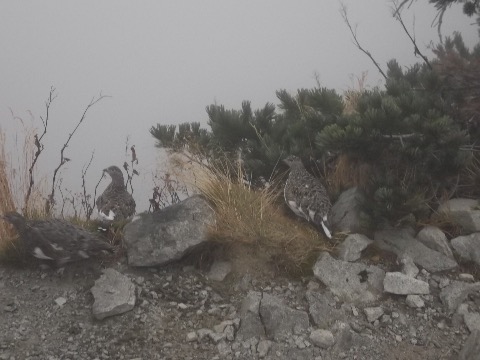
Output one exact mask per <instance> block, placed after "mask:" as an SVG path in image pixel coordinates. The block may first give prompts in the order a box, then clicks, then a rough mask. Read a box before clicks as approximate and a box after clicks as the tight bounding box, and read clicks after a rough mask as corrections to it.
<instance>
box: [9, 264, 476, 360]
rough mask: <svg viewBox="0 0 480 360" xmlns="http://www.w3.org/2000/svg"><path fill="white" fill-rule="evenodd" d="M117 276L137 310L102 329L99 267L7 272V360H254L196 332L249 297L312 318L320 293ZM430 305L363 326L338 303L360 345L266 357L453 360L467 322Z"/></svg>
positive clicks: (280, 283)
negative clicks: (278, 302) (254, 294)
mask: <svg viewBox="0 0 480 360" xmlns="http://www.w3.org/2000/svg"><path fill="white" fill-rule="evenodd" d="M112 267H113V268H115V269H116V270H118V271H120V272H122V273H123V274H126V275H128V276H129V277H130V278H131V279H132V281H133V282H134V283H135V285H136V287H137V295H138V296H137V303H136V305H135V308H134V309H133V310H132V311H130V312H127V313H125V314H122V315H119V316H114V317H111V318H107V319H105V320H102V321H98V320H95V318H94V317H93V316H92V310H91V309H92V304H93V296H92V294H91V292H90V289H91V287H92V286H93V284H94V282H95V280H96V279H98V277H99V276H100V274H101V271H100V266H99V265H93V266H84V265H80V264H79V265H76V266H74V267H69V268H66V269H65V272H64V273H63V274H58V273H57V272H55V271H53V270H40V269H39V268H38V267H36V266H35V267H34V266H32V267H30V268H14V267H5V266H3V267H1V266H0V316H1V321H0V359H11V360H13V359H15V360H23V359H25V360H27V359H31V360H33V359H48V360H54V359H72V360H73V359H129V360H133V359H135V360H140V359H143V360H148V359H257V358H259V356H260V354H259V353H256V352H255V348H256V345H257V344H256V343H254V344H253V346H252V344H245V342H243V343H242V342H239V341H236V340H232V341H229V340H227V341H226V340H222V341H219V342H217V343H216V341H213V339H203V340H200V339H199V338H198V337H197V334H198V330H200V329H213V328H214V326H215V325H218V324H220V323H221V322H222V321H225V320H233V321H237V320H235V319H238V318H239V315H238V311H239V308H240V304H241V302H242V300H243V299H244V298H245V296H246V293H247V291H248V290H257V291H263V292H265V293H269V294H272V295H276V296H279V297H281V298H282V299H284V300H285V301H286V303H287V304H288V305H289V306H290V307H292V308H295V309H299V310H304V311H307V310H308V304H307V302H306V299H305V292H306V291H307V288H308V287H311V286H312V284H313V285H315V284H316V282H315V281H314V280H313V279H312V278H304V279H297V280H292V279H287V278H285V277H281V276H276V275H275V274H274V273H273V272H270V273H268V272H267V273H262V274H261V275H258V276H255V275H247V276H246V275H245V273H240V272H236V271H234V272H233V273H231V274H230V275H229V276H228V277H227V278H226V279H225V280H224V281H222V282H213V281H209V280H208V279H207V278H206V276H205V273H204V272H202V271H200V270H196V269H194V268H193V267H192V266H185V265H175V266H170V267H167V268H163V269H131V268H128V267H127V266H126V265H125V262H124V261H121V262H120V263H117V264H115V265H113V266H112ZM312 281H313V282H312ZM315 286H321V285H315ZM425 299H426V306H425V307H424V308H422V309H418V310H417V309H412V308H410V307H408V306H407V305H406V304H405V298H404V297H392V296H385V297H384V299H383V300H382V301H381V302H380V303H379V304H376V305H380V306H381V307H382V308H383V309H384V315H383V316H382V317H381V318H379V319H378V320H377V321H376V322H374V323H369V322H368V321H367V320H366V318H365V315H364V313H363V310H362V309H363V306H361V305H357V306H354V307H352V305H351V304H343V303H341V302H340V301H337V302H336V303H335V304H334V306H335V307H336V308H338V309H340V310H342V311H344V313H345V315H346V320H345V323H347V324H349V325H350V326H351V328H352V329H353V330H354V331H355V333H356V334H358V335H359V339H363V340H361V341H356V340H355V341H354V342H353V343H351V342H350V343H349V344H350V345H348V346H347V345H345V346H343V347H342V345H341V344H340V341H339V340H337V343H338V344H336V346H335V347H334V348H331V349H327V350H324V349H320V348H317V347H315V346H313V345H312V344H311V342H309V340H308V334H307V335H305V336H301V335H299V336H293V335H292V338H291V339H290V340H289V341H287V342H284V343H268V347H269V349H270V350H269V353H268V355H267V356H266V357H265V358H266V359H316V360H320V359H322V360H325V359H379V360H383V359H405V360H407V359H419V360H420V359H421V360H428V359H432V360H433V359H435V360H437V359H452V360H453V359H456V358H457V356H458V352H459V351H460V349H461V348H462V346H463V344H464V342H465V340H466V338H467V336H468V334H469V333H468V331H467V329H466V328H465V325H464V324H463V320H462V319H461V318H459V317H458V316H454V317H450V316H447V315H446V314H444V313H443V310H442V306H441V304H440V303H439V301H438V296H437V295H436V294H435V292H433V294H432V295H429V296H427V297H426V298H425ZM337 300H338V299H337ZM478 304H479V301H478V299H471V304H470V305H471V308H474V307H475V306H477V308H476V310H478ZM474 310H475V309H474ZM188 336H191V338H190V339H188V338H187V337H188ZM347 343H348V342H346V344H347ZM263 345H265V344H263ZM263 345H262V346H263ZM259 348H260V346H259ZM252 349H254V350H252Z"/></svg>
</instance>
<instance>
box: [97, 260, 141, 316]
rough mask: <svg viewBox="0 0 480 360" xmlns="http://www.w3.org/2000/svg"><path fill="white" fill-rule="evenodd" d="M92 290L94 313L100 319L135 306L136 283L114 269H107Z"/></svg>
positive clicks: (121, 312)
mask: <svg viewBox="0 0 480 360" xmlns="http://www.w3.org/2000/svg"><path fill="white" fill-rule="evenodd" d="M91 292H92V294H93V298H94V299H95V301H94V303H93V315H94V316H95V318H96V319H99V320H101V319H105V318H106V317H109V316H113V315H119V314H123V313H125V312H127V311H130V310H132V309H133V307H134V306H135V285H134V284H133V283H132V281H131V280H130V279H129V278H128V277H127V276H125V275H123V274H121V273H119V272H118V271H116V270H114V269H105V270H104V271H103V275H102V276H100V278H99V279H98V280H96V281H95V285H94V286H93V287H92V289H91Z"/></svg>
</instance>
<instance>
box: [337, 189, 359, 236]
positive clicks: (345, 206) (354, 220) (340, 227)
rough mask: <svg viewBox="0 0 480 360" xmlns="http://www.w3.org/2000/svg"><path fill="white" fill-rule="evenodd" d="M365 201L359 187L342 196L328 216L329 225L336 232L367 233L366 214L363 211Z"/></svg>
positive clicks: (345, 192)
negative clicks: (365, 225) (362, 205)
mask: <svg viewBox="0 0 480 360" xmlns="http://www.w3.org/2000/svg"><path fill="white" fill-rule="evenodd" d="M364 199H365V195H364V194H363V192H362V191H361V190H360V189H358V188H357V187H353V188H351V189H349V190H347V191H344V192H343V193H342V194H340V196H339V197H338V200H337V201H336V202H335V204H333V206H332V209H331V211H330V213H329V215H328V223H329V224H330V225H331V226H332V229H333V230H334V231H335V232H346V233H365V228H364V226H363V224H364V222H365V217H366V214H365V213H364V212H362V210H361V204H362V202H363V201H364Z"/></svg>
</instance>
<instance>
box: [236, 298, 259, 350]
mask: <svg viewBox="0 0 480 360" xmlns="http://www.w3.org/2000/svg"><path fill="white" fill-rule="evenodd" d="M261 300H262V293H260V292H257V291H249V292H248V294H247V297H246V298H245V299H243V301H242V305H241V307H240V328H239V329H238V333H237V338H238V339H239V341H242V340H248V339H251V338H253V337H257V338H264V337H265V328H264V326H263V323H262V320H261V319H260V302H261Z"/></svg>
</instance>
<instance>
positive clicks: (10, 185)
mask: <svg viewBox="0 0 480 360" xmlns="http://www.w3.org/2000/svg"><path fill="white" fill-rule="evenodd" d="M18 135H19V136H15V139H16V142H15V143H14V144H13V146H14V149H13V150H15V151H14V153H15V154H16V157H15V158H14V157H13V156H12V154H7V152H6V136H5V133H4V132H3V131H1V129H0V214H5V213H6V212H9V211H21V210H22V209H24V208H25V204H24V199H25V194H26V193H27V190H28V187H29V184H30V181H29V168H30V166H31V163H32V154H33V152H34V150H33V149H34V135H35V130H34V128H33V127H30V128H28V127H24V128H23V133H22V134H18ZM44 190H45V179H43V180H36V183H35V184H34V186H33V187H32V194H31V197H30V199H29V203H28V206H27V211H26V214H25V215H26V216H27V217H44V216H45V211H44V204H45V200H44V199H45V197H44V196H43V194H44V193H45V191H44ZM16 240H17V234H16V232H15V231H14V229H13V228H12V226H11V225H10V224H8V223H7V222H5V221H3V220H0V258H1V259H2V260H3V261H12V262H16V261H17V260H21V258H22V257H23V250H22V249H20V247H19V245H18V242H17V241H16Z"/></svg>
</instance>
